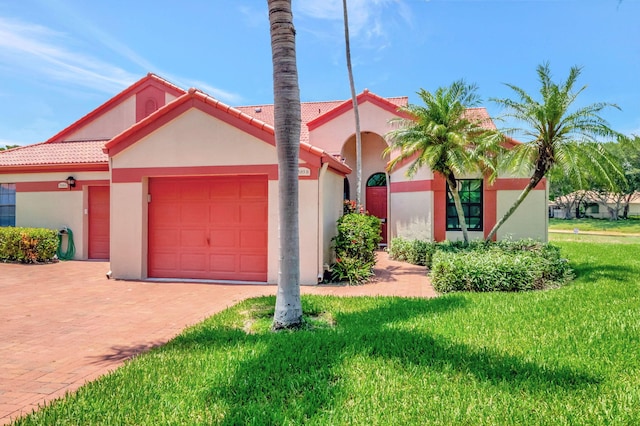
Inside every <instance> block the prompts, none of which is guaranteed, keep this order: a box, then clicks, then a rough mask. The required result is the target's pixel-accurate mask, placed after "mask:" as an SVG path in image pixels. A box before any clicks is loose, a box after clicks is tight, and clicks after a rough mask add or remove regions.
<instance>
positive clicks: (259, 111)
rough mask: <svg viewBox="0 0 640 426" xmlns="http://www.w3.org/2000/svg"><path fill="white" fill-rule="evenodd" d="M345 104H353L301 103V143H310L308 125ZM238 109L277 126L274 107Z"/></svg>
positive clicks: (400, 100)
mask: <svg viewBox="0 0 640 426" xmlns="http://www.w3.org/2000/svg"><path fill="white" fill-rule="evenodd" d="M381 99H385V100H386V101H388V102H390V103H392V104H395V105H396V106H401V105H406V104H407V97H406V96H402V97H393V98H381ZM345 102H351V100H346V101H344V100H342V101H323V102H302V103H300V115H301V118H302V126H301V127H300V141H301V142H309V128H308V127H307V123H309V122H310V121H313V120H315V119H316V118H318V117H320V116H323V115H324V114H326V113H328V112H330V111H333V110H334V109H335V108H337V107H339V106H340V105H342V104H344V103H345ZM236 108H237V109H239V110H240V111H242V112H244V113H245V114H249V115H251V116H252V117H256V118H258V119H260V120H262V121H264V122H265V123H267V124H269V125H271V126H274V125H275V118H274V107H273V105H249V106H239V107H236Z"/></svg>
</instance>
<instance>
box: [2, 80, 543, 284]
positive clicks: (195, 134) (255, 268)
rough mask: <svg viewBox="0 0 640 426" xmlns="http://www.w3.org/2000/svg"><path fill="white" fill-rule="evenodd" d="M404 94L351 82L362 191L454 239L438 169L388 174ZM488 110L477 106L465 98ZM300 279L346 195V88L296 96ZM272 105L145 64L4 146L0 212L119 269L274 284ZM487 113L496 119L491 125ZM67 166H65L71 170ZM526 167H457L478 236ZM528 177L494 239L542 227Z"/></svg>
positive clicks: (326, 249)
mask: <svg viewBox="0 0 640 426" xmlns="http://www.w3.org/2000/svg"><path fill="white" fill-rule="evenodd" d="M406 103H407V98H406V97H397V98H382V97H380V96H377V95H375V94H373V93H371V92H369V91H367V90H365V91H364V92H362V93H361V94H359V95H358V105H359V112H360V118H361V132H362V143H363V158H362V163H363V166H362V170H363V181H364V183H365V184H366V188H365V189H363V192H362V193H363V203H364V205H365V208H366V209H367V210H369V211H370V212H371V213H372V214H375V215H376V216H378V217H380V218H383V219H384V222H385V226H384V229H383V237H384V241H385V242H386V241H389V240H390V238H393V237H395V236H404V237H408V238H423V239H435V240H444V239H447V238H448V239H457V238H460V232H459V230H458V229H457V228H456V227H457V223H456V219H455V215H454V214H451V211H450V210H451V206H447V203H448V202H447V192H446V185H445V183H444V180H443V179H441V178H439V177H438V176H437V175H434V174H433V173H432V172H431V171H429V170H422V171H420V172H419V173H418V175H417V176H415V177H414V178H413V179H411V180H409V179H408V178H406V176H405V171H406V165H405V166H403V167H400V168H398V169H397V170H394V171H393V172H392V173H386V172H385V170H386V164H387V161H388V159H387V158H383V157H382V151H383V150H384V148H386V146H387V144H386V142H385V139H384V135H385V134H386V133H387V132H388V131H389V130H390V127H389V120H390V119H391V118H393V117H396V116H398V115H399V113H398V111H397V108H398V106H399V105H406ZM469 113H470V114H475V115H477V116H478V117H481V118H484V117H486V118H487V120H488V122H489V123H491V122H490V119H489V117H488V114H487V112H486V110H485V109H483V108H477V109H474V110H471V111H469ZM302 121H303V123H302V132H301V137H300V147H301V149H300V168H299V176H300V228H301V231H300V245H301V265H300V266H301V282H302V283H303V284H315V283H317V279H318V276H319V275H322V271H323V265H324V264H327V263H330V262H331V260H332V259H331V255H332V254H331V238H332V237H333V236H334V235H335V222H336V220H337V219H338V218H339V216H340V215H341V213H342V204H343V200H344V199H345V198H350V196H351V195H350V194H354V193H355V190H354V189H353V188H354V182H355V176H353V174H352V173H351V168H350V167H349V166H352V165H355V134H354V130H353V129H354V119H353V108H352V103H351V100H348V101H331V102H305V103H302ZM273 123H274V117H273V106H272V105H259V106H245V107H235V108H234V107H230V106H228V105H225V104H223V103H222V102H220V101H218V100H216V99H214V98H212V97H210V96H208V95H207V94H205V93H203V92H201V91H198V90H196V89H190V90H188V91H185V90H183V89H181V88H179V87H177V86H175V85H173V84H171V83H169V82H168V81H166V80H164V79H162V78H160V77H158V76H156V75H154V74H149V75H147V76H146V77H144V78H142V79H141V80H139V81H138V82H136V83H134V84H133V85H132V86H130V87H128V88H127V89H125V90H124V91H122V92H121V93H119V94H118V95H116V96H114V97H113V98H112V99H110V100H108V101H107V102H105V103H104V104H103V105H101V106H100V107H98V108H97V109H95V110H94V111H91V112H90V113H88V114H87V115H85V116H84V117H82V118H80V119H79V120H78V121H76V122H75V123H73V124H71V125H70V126H69V127H67V128H66V129H64V130H62V131H60V132H59V133H58V134H56V135H54V136H52V137H51V138H49V139H48V140H47V141H45V142H42V143H39V144H34V145H28V146H24V147H19V148H15V149H12V150H8V151H4V152H0V225H4V226H7V225H8V226H12V225H15V226H37V227H48V228H53V229H60V228H63V227H68V228H70V229H72V230H73V232H74V235H75V244H76V248H77V252H76V258H77V259H109V260H110V262H111V270H112V273H113V277H114V278H121V279H158V280H162V279H169V280H176V279H178V280H189V279H194V280H214V281H230V282H266V283H275V282H276V281H277V275H278V259H279V256H280V253H279V244H278V241H277V235H278V232H277V230H278V208H277V200H278V195H277V191H278V185H277V181H278V166H277V156H276V150H275V138H274V129H273ZM490 125H492V123H491V124H490ZM69 178H73V179H69ZM525 184H526V179H521V178H514V177H509V178H501V179H498V180H497V181H496V182H495V183H494V184H493V185H492V186H489V185H488V184H487V183H486V181H484V180H483V179H482V178H480V177H476V176H469V177H468V179H465V180H464V183H463V191H464V195H465V196H466V201H465V203H466V204H465V205H466V208H467V209H468V212H469V223H470V224H471V226H472V234H471V235H473V236H475V237H476V238H481V237H483V236H484V235H485V234H487V233H488V232H489V230H490V229H491V227H492V226H493V224H494V223H495V222H496V219H497V217H499V216H500V215H501V214H502V213H503V212H504V211H505V210H506V209H507V208H508V207H509V206H510V204H511V203H512V201H513V200H514V199H515V197H517V195H518V193H519V191H520V190H521V189H522V188H523V187H524V185H525ZM547 198H548V197H547V190H546V186H545V185H541V187H540V188H537V189H536V190H535V191H533V192H532V194H531V195H530V196H529V198H528V199H527V200H526V201H525V205H523V206H522V207H521V208H520V209H519V210H518V211H517V212H516V214H514V216H513V217H512V218H511V219H510V220H509V221H508V222H507V223H506V224H505V226H504V227H503V228H502V229H501V231H500V232H499V235H498V238H504V237H506V236H513V237H514V238H521V237H532V238H537V239H540V240H546V235H547V206H546V200H547Z"/></svg>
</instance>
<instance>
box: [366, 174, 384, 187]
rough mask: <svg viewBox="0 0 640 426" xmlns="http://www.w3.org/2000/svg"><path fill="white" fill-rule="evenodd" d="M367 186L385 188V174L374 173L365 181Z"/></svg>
mask: <svg viewBox="0 0 640 426" xmlns="http://www.w3.org/2000/svg"><path fill="white" fill-rule="evenodd" d="M367 186H387V174H386V173H374V174H372V175H371V176H369V179H367Z"/></svg>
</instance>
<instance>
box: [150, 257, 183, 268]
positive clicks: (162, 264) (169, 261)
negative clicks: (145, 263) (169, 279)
mask: <svg viewBox="0 0 640 426" xmlns="http://www.w3.org/2000/svg"><path fill="white" fill-rule="evenodd" d="M149 266H150V267H151V268H153V269H156V270H162V271H171V270H175V269H176V268H177V266H178V263H177V258H176V256H175V253H155V256H154V257H153V259H152V261H151V263H150V265H149Z"/></svg>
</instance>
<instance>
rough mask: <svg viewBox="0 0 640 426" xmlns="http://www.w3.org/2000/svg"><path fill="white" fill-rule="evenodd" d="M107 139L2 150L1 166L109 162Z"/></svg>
mask: <svg viewBox="0 0 640 426" xmlns="http://www.w3.org/2000/svg"><path fill="white" fill-rule="evenodd" d="M105 142H106V141H105V140H93V141H76V142H42V143H37V144H33V145H26V146H21V147H18V148H13V149H9V150H6V151H0V167H12V166H14V167H15V166H44V165H52V164H101V163H104V164H107V161H108V156H107V155H106V154H105V153H103V152H102V148H103V147H104V144H105Z"/></svg>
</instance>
